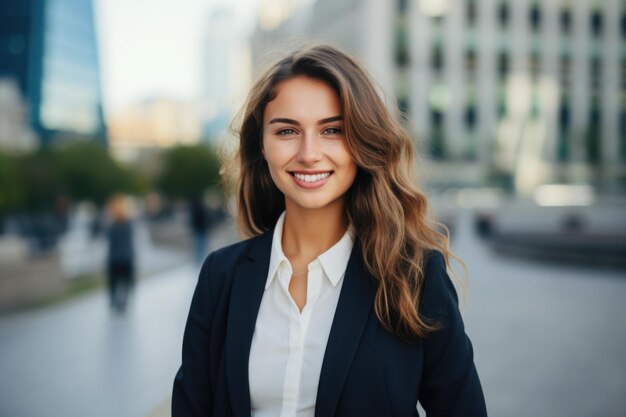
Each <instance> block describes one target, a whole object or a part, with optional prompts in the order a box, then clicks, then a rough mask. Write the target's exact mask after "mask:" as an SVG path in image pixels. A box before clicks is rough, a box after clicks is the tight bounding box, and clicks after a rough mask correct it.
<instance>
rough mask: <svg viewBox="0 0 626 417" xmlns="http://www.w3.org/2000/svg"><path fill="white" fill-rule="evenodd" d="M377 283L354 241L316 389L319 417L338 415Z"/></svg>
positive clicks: (356, 242) (316, 408) (316, 414)
mask: <svg viewBox="0 0 626 417" xmlns="http://www.w3.org/2000/svg"><path fill="white" fill-rule="evenodd" d="M375 294H376V284H375V283H374V280H373V278H372V277H371V275H370V274H368V273H367V271H366V268H365V264H364V262H363V258H362V256H361V248H360V245H359V244H358V241H355V244H354V247H353V248H352V253H351V254H350V259H349V261H348V266H347V268H346V274H345V276H344V283H343V287H342V288H341V294H340V295H339V302H338V304H337V310H336V311H335V317H334V319H333V324H332V327H331V329H330V335H329V337H328V344H327V345H326V352H325V353H324V361H323V363H322V370H321V374H320V380H319V385H318V388H317V401H316V405H315V416H316V417H330V416H333V415H335V410H336V409H337V404H338V403H339V397H340V395H341V391H342V388H343V385H344V382H345V380H346V377H347V376H348V371H349V370H350V365H351V364H352V359H353V357H354V354H355V352H356V350H357V347H358V345H359V341H360V339H361V335H362V334H363V331H364V329H365V325H366V324H367V320H368V317H369V315H370V311H371V309H372V305H373V301H374V296H375Z"/></svg>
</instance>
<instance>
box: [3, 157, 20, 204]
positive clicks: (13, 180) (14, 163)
mask: <svg viewBox="0 0 626 417" xmlns="http://www.w3.org/2000/svg"><path fill="white" fill-rule="evenodd" d="M25 201H26V194H25V187H24V181H23V177H22V175H21V173H20V158H19V157H17V156H14V155H9V154H4V153H0V214H2V213H6V212H9V211H14V210H19V209H21V208H22V207H23V206H24V204H25Z"/></svg>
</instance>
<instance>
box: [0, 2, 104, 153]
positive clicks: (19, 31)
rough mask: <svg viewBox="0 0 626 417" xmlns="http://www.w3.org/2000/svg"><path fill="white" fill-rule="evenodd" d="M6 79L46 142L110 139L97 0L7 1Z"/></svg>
mask: <svg viewBox="0 0 626 417" xmlns="http://www.w3.org/2000/svg"><path fill="white" fill-rule="evenodd" d="M0 77H3V78H12V79H14V80H15V82H16V83H17V85H18V88H19V91H20V93H21V94H22V96H23V98H24V101H25V102H26V104H27V106H28V114H29V117H28V122H29V124H30V127H31V128H32V129H33V130H34V132H35V133H36V134H37V136H38V137H39V140H40V144H41V145H42V146H48V145H52V144H54V143H56V142H58V141H61V140H73V139H87V140H99V141H105V140H106V128H105V123H104V118H103V112H102V94H101V87H100V67H99V60H98V48H97V41H96V34H95V27H94V13H93V7H92V0H26V1H22V0H5V1H3V2H2V4H1V5H0Z"/></svg>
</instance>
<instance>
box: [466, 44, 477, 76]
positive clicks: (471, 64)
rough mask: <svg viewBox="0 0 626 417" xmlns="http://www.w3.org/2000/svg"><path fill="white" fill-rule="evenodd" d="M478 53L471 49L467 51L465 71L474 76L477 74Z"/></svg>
mask: <svg viewBox="0 0 626 417" xmlns="http://www.w3.org/2000/svg"><path fill="white" fill-rule="evenodd" d="M476 66H477V61H476V51H475V50H474V49H473V48H471V49H468V50H466V51H465V69H466V71H467V72H468V73H470V74H474V73H475V72H476Z"/></svg>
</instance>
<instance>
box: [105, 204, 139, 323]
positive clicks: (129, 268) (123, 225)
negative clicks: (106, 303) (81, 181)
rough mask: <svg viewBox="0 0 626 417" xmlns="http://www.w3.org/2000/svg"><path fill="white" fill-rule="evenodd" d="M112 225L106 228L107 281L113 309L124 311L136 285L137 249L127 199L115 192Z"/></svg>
mask: <svg viewBox="0 0 626 417" xmlns="http://www.w3.org/2000/svg"><path fill="white" fill-rule="evenodd" d="M107 212H108V215H109V219H110V224H109V227H108V230H107V238H108V248H109V250H108V256H107V282H108V289H109V300H110V304H111V310H112V311H114V312H116V313H124V312H125V311H126V306H127V303H128V297H129V293H130V291H131V289H132V287H133V284H134V274H135V250H134V246H133V228H132V224H131V219H130V213H129V209H128V204H127V200H126V198H125V197H124V196H123V195H115V196H114V197H112V198H111V199H110V200H109V202H108V205H107Z"/></svg>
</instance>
